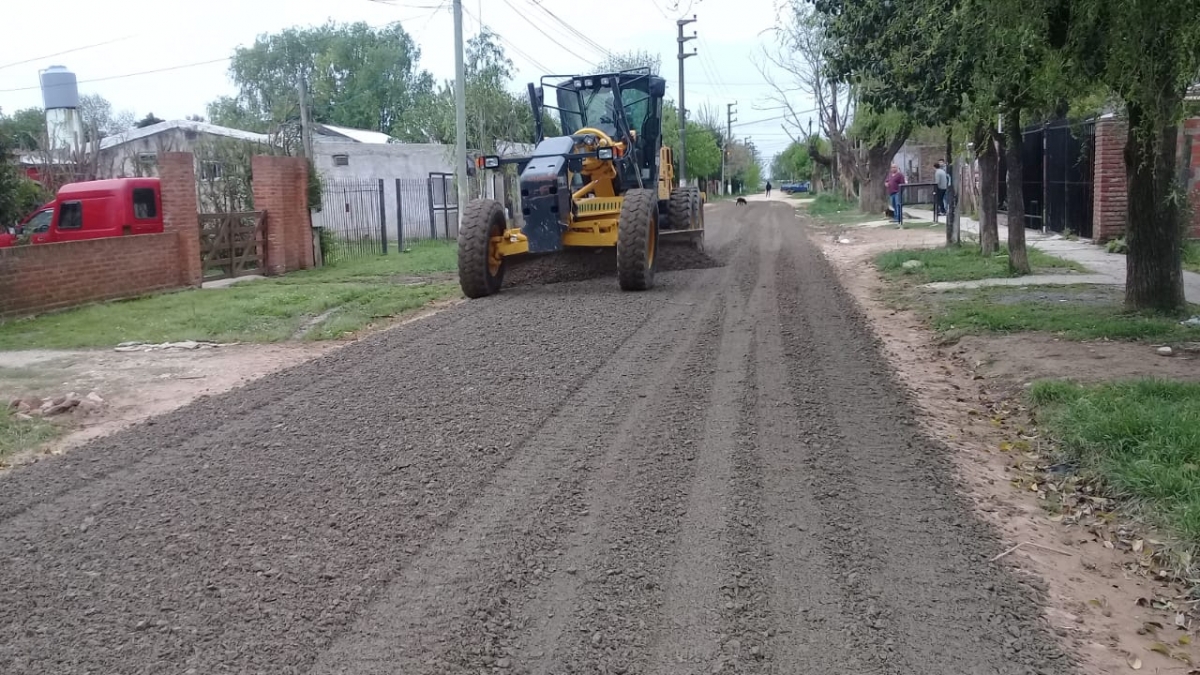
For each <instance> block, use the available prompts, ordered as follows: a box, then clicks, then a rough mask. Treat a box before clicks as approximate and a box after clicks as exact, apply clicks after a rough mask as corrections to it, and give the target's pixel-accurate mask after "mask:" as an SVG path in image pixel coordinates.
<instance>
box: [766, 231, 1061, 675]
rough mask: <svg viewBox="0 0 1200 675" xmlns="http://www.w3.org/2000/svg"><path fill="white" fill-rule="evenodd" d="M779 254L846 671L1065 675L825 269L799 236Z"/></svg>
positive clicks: (807, 455) (1054, 648) (1037, 617)
mask: <svg viewBox="0 0 1200 675" xmlns="http://www.w3.org/2000/svg"><path fill="white" fill-rule="evenodd" d="M778 220H779V217H778V216H776V217H775V218H774V221H775V222H778ZM782 251H784V252H785V253H784V254H783V255H784V257H783V258H781V263H783V262H784V260H787V258H791V260H788V262H790V263H791V264H790V265H785V264H781V265H780V267H781V269H782V270H783V274H782V275H781V279H780V281H781V282H782V284H783V289H782V293H781V294H780V298H781V299H782V300H783V301H781V302H780V303H779V312H780V315H781V320H782V322H783V324H784V325H789V326H794V327H795V330H792V331H785V332H784V344H785V345H786V348H787V349H788V352H789V356H791V357H793V358H791V359H790V360H789V362H788V363H789V366H790V367H789V373H788V375H789V381H790V385H791V386H790V389H791V391H792V392H794V395H795V396H796V401H795V402H796V404H797V412H798V418H799V419H800V420H803V423H804V425H805V426H807V431H808V434H809V435H810V437H812V438H814V439H816V442H814V443H811V444H809V445H807V447H806V448H805V450H806V451H805V452H804V454H803V464H804V466H805V467H806V468H807V470H808V473H809V478H810V481H811V482H810V485H811V488H812V491H813V494H814V495H815V500H816V504H817V507H818V508H819V509H820V513H819V515H820V518H821V520H822V527H821V528H820V535H821V536H822V538H823V541H822V544H823V545H824V546H827V547H829V549H830V550H831V556H830V558H831V560H832V561H833V563H834V565H835V570H834V573H835V575H836V576H835V579H834V581H835V583H838V584H839V585H840V586H841V588H842V591H843V594H844V595H843V600H844V601H845V602H844V604H843V606H842V611H843V614H844V618H843V624H842V626H841V629H842V630H844V631H845V632H846V633H847V634H848V635H849V636H850V638H851V640H852V645H853V646H854V648H855V649H856V651H857V650H859V649H861V648H862V647H866V650H865V654H864V656H865V657H866V658H865V660H866V663H864V664H862V666H859V669H858V670H857V672H882V673H911V672H924V673H947V674H950V673H954V674H956V675H958V674H963V673H969V674H974V673H1004V674H1007V673H1014V674H1016V673H1029V672H1038V673H1066V672H1071V670H1070V667H1069V664H1068V663H1067V661H1066V659H1065V658H1064V655H1063V653H1062V652H1061V650H1060V648H1059V646H1058V645H1057V643H1056V642H1055V640H1054V639H1053V637H1052V636H1051V635H1050V632H1049V631H1048V630H1047V628H1046V626H1045V625H1044V623H1043V621H1042V620H1041V606H1040V603H1039V602H1038V601H1037V600H1038V599H1037V597H1036V595H1035V593H1034V592H1032V589H1027V588H1022V586H1024V585H1025V584H1024V583H1023V582H1018V581H1017V580H1016V579H1014V578H1013V577H1011V576H1009V575H1008V574H1005V573H1004V572H1003V571H1002V570H1001V569H1000V568H998V567H997V566H996V565H994V564H992V563H990V562H989V558H990V556H991V555H993V554H994V552H995V551H996V550H998V545H997V541H996V539H995V536H994V534H993V533H991V531H990V530H988V529H987V528H986V526H985V525H984V524H983V523H982V522H981V521H979V520H978V519H977V518H975V517H974V516H973V514H972V513H971V509H970V506H969V505H968V504H967V503H966V501H965V500H964V499H963V498H962V497H961V495H959V494H958V493H957V489H956V483H955V481H954V478H953V475H952V472H951V471H950V468H949V466H948V464H947V460H946V456H945V453H946V450H945V449H944V448H938V447H936V446H935V445H934V444H933V443H932V442H931V441H929V440H928V439H925V438H923V437H922V436H921V434H920V433H919V432H918V431H917V430H916V429H915V428H914V427H913V425H912V419H913V417H912V412H911V410H909V409H908V408H907V407H906V398H907V397H906V395H905V394H904V393H903V391H902V389H901V388H900V387H898V386H897V385H896V384H895V382H894V381H893V380H892V377H891V373H890V370H889V369H888V367H887V365H886V363H885V362H884V361H883V359H882V357H881V356H880V352H879V350H878V345H877V343H876V340H875V338H874V337H873V335H872V334H871V333H870V331H869V329H868V328H866V327H865V325H864V323H863V319H862V318H861V317H860V316H859V315H858V313H857V311H856V309H855V306H854V304H853V303H854V300H853V299H852V298H850V297H848V295H847V294H846V293H845V291H844V290H843V289H842V288H841V287H840V286H839V285H838V283H837V280H836V276H835V275H834V274H833V272H832V270H831V268H830V267H829V265H828V262H827V261H826V260H824V258H823V257H822V256H821V255H820V253H819V252H818V251H817V250H816V248H815V247H814V246H812V245H811V243H809V242H808V241H807V240H804V239H803V234H802V233H799V232H797V233H795V234H792V235H791V236H785V243H784V246H783V247H782ZM788 251H790V252H791V254H790V256H789V255H787V253H786V252H788ZM816 289H821V290H820V291H817V290H816Z"/></svg>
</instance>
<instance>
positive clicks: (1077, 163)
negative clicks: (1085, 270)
mask: <svg viewBox="0 0 1200 675" xmlns="http://www.w3.org/2000/svg"><path fill="white" fill-rule="evenodd" d="M1095 132H1096V126H1095V122H1092V121H1088V122H1084V123H1082V124H1078V125H1072V124H1071V123H1070V122H1068V121H1067V120H1062V119H1059V120H1055V121H1053V122H1050V123H1046V124H1039V125H1035V126H1030V127H1027V128H1026V129H1025V131H1024V132H1023V133H1022V140H1023V142H1022V144H1021V146H1022V147H1021V159H1022V163H1021V164H1022V167H1021V168H1022V169H1023V170H1024V175H1023V176H1022V178H1023V180H1022V181H1021V185H1022V187H1023V188H1024V198H1025V199H1024V202H1025V227H1027V228H1030V229H1035V230H1042V229H1043V227H1044V228H1045V229H1046V230H1048V231H1050V232H1057V233H1060V234H1061V233H1072V234H1076V235H1079V236H1081V237H1085V238H1091V236H1092V209H1093V205H1092V194H1093V190H1094V174H1093V164H1094V162H1093V157H1094V156H1095V149H1096V133H1095ZM999 199H1000V210H1001V211H1005V212H1006V211H1008V164H1007V162H1006V158H1005V157H1004V156H1001V157H1000V192H999Z"/></svg>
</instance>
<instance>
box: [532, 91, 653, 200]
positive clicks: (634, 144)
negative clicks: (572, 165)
mask: <svg viewBox="0 0 1200 675" xmlns="http://www.w3.org/2000/svg"><path fill="white" fill-rule="evenodd" d="M548 80H556V81H557V83H554V84H551V83H550V82H548ZM542 85H543V87H550V88H553V89H554V90H555V94H556V95H555V102H556V103H557V104H558V105H557V106H553V105H544V104H543V110H545V109H552V110H556V111H557V112H558V116H559V122H560V124H561V125H562V133H563V134H564V135H568V136H569V135H572V134H574V133H576V132H578V131H579V130H580V129H584V128H586V127H592V128H595V129H599V130H600V131H603V132H604V133H606V134H608V135H609V136H611V137H612V138H613V139H614V140H618V141H625V142H626V143H627V144H628V145H629V146H630V148H631V149H632V150H633V154H634V156H635V157H636V164H637V171H636V173H640V174H641V178H642V181H643V182H647V181H653V180H655V176H656V174H657V171H658V164H657V163H658V148H659V143H660V138H659V136H660V133H661V127H662V99H663V95H664V94H665V93H666V81H665V80H663V79H662V78H660V77H656V76H654V75H652V74H651V72H650V70H649V69H648V68H638V69H634V70H627V71H622V72H620V73H607V74H598V75H585V76H574V77H571V78H569V79H566V80H563V79H562V76H547V77H544V78H542ZM630 132H632V133H630ZM626 170H627V171H633V170H634V167H633V166H628V168H627V169H626ZM630 179H631V180H632V179H633V177H632V176H630Z"/></svg>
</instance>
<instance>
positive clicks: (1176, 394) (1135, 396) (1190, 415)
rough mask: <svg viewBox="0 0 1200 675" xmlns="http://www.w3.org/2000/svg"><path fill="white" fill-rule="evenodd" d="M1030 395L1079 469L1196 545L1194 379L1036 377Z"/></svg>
mask: <svg viewBox="0 0 1200 675" xmlns="http://www.w3.org/2000/svg"><path fill="white" fill-rule="evenodd" d="M1030 398H1031V400H1032V402H1033V404H1034V406H1035V411H1036V413H1037V415H1038V418H1039V419H1040V420H1041V422H1042V424H1043V425H1044V427H1045V428H1046V429H1047V430H1049V431H1050V433H1051V434H1052V435H1053V437H1054V438H1055V440H1056V441H1058V442H1059V443H1060V444H1061V445H1062V449H1063V450H1064V451H1065V452H1066V453H1068V455H1069V456H1070V458H1071V459H1073V460H1075V461H1077V462H1078V463H1079V466H1080V467H1081V469H1083V470H1084V471H1085V472H1087V473H1089V474H1091V475H1093V476H1096V477H1098V478H1100V479H1101V480H1102V481H1103V482H1104V483H1105V484H1106V485H1107V487H1108V488H1109V489H1110V490H1111V491H1112V492H1113V493H1114V494H1115V495H1116V496H1119V497H1125V498H1128V499H1130V500H1132V501H1133V502H1134V503H1135V504H1136V505H1138V506H1141V507H1143V509H1144V511H1145V512H1146V513H1147V514H1149V515H1151V516H1152V517H1153V518H1154V519H1155V520H1156V521H1158V523H1159V524H1161V525H1165V526H1166V527H1168V528H1169V529H1170V530H1171V531H1172V532H1173V533H1175V534H1177V535H1179V536H1181V537H1183V538H1185V539H1186V540H1187V541H1188V542H1189V543H1190V544H1193V545H1195V544H1198V543H1200V384H1196V383H1184V382H1165V381H1155V380H1144V381H1134V382H1119V383H1109V384H1102V385H1094V386H1079V385H1075V384H1071V383H1066V382H1059V381H1054V382H1037V383H1035V384H1034V386H1033V387H1032V388H1031V390H1030Z"/></svg>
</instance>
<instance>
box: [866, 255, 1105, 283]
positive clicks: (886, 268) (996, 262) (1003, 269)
mask: <svg viewBox="0 0 1200 675" xmlns="http://www.w3.org/2000/svg"><path fill="white" fill-rule="evenodd" d="M1027 250H1028V251H1029V264H1030V265H1031V266H1032V267H1033V270H1034V272H1035V273H1036V272H1066V271H1074V272H1086V271H1087V269H1086V268H1085V267H1084V266H1083V265H1080V264H1079V263H1077V262H1074V261H1071V260H1064V259H1062V258H1057V257H1055V256H1052V255H1048V254H1046V253H1043V252H1042V251H1039V250H1038V249H1036V248H1034V247H1032V246H1030V247H1028V249H1027ZM909 260H919V261H921V266H920V267H918V268H916V269H905V268H904V263H905V262H907V261H909ZM875 265H876V267H878V268H879V270H880V271H881V272H883V273H884V274H885V275H887V276H889V277H892V278H905V279H911V280H912V281H914V282H915V283H919V284H925V283H930V282H937V281H975V280H978V279H996V278H1002V277H1008V276H1012V274H1010V273H1009V271H1008V247H1007V246H1002V247H1001V248H1000V253H999V254H998V255H995V256H990V257H987V258H985V257H983V256H982V255H981V254H980V253H979V248H978V247H977V246H958V247H954V248H930V249H903V250H898V251H888V252H887V253H883V254H880V255H879V256H877V257H876V258H875Z"/></svg>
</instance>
